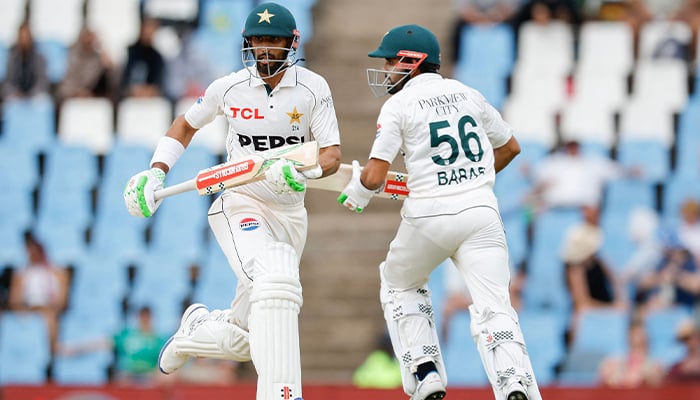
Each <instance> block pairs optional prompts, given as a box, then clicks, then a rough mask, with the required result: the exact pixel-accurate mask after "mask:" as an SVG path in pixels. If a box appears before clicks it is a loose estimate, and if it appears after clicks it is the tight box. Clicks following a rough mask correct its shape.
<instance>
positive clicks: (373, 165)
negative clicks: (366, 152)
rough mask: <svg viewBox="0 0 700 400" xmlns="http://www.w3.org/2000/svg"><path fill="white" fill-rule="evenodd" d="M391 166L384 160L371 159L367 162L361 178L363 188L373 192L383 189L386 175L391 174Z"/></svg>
mask: <svg viewBox="0 0 700 400" xmlns="http://www.w3.org/2000/svg"><path fill="white" fill-rule="evenodd" d="M390 166H391V165H390V164H389V163H388V162H386V161H384V160H380V159H378V158H370V159H369V161H367V165H365V166H364V168H362V175H361V176H360V182H361V183H362V186H364V187H366V188H367V189H369V190H371V191H376V190H378V189H379V188H381V187H382V185H383V184H384V182H385V181H386V174H387V173H388V172H389V167H390Z"/></svg>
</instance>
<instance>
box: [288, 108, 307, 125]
mask: <svg viewBox="0 0 700 400" xmlns="http://www.w3.org/2000/svg"><path fill="white" fill-rule="evenodd" d="M286 114H287V115H289V123H290V124H293V123H295V122H296V123H299V124H301V117H303V116H304V114H302V113H300V112H299V111H297V108H296V107H294V111H292V112H288V113H286Z"/></svg>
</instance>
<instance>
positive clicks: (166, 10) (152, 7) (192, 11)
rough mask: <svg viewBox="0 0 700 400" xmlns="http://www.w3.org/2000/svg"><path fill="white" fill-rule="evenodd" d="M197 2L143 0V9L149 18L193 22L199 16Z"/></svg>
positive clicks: (196, 0)
mask: <svg viewBox="0 0 700 400" xmlns="http://www.w3.org/2000/svg"><path fill="white" fill-rule="evenodd" d="M199 3H200V1H199V0H143V11H144V14H145V15H147V16H149V17H151V18H158V19H164V20H168V21H182V22H193V21H196V20H197V17H198V16H199Z"/></svg>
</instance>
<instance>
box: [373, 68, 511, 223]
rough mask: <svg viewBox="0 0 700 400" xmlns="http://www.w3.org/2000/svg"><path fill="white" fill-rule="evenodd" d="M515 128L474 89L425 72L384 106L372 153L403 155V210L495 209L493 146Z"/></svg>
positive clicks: (411, 213) (384, 157) (406, 212)
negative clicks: (405, 193) (405, 194)
mask: <svg viewBox="0 0 700 400" xmlns="http://www.w3.org/2000/svg"><path fill="white" fill-rule="evenodd" d="M512 135H513V129H512V128H511V126H510V125H509V124H508V123H506V122H505V121H504V120H503V118H501V115H500V114H499V112H498V111H497V110H496V109H494V108H493V107H492V106H491V105H490V104H488V102H487V101H486V99H484V97H483V96H482V95H481V93H479V92H478V91H476V90H474V89H472V88H470V87H468V86H466V85H464V84H463V83H461V82H459V81H457V80H454V79H445V78H443V77H442V76H440V75H439V74H434V73H424V74H420V75H418V76H416V77H414V78H412V79H410V80H409V81H408V82H407V83H406V85H405V86H404V88H403V89H402V90H401V91H400V92H398V93H397V94H395V95H393V96H392V97H391V98H389V99H388V100H387V101H386V103H384V105H383V106H382V109H381V112H380V113H379V117H378V119H377V135H376V137H375V140H374V144H373V146H372V151H371V152H370V157H371V158H377V159H380V160H385V161H388V162H389V163H391V162H393V160H394V158H395V157H396V155H397V154H398V152H399V151H402V153H403V154H404V162H405V164H406V169H407V172H408V176H409V179H408V188H409V191H410V195H409V198H408V199H407V200H406V201H405V202H404V215H406V216H424V215H438V214H446V213H455V212H459V211H461V210H464V209H466V208H469V207H473V206H476V205H486V206H490V207H493V208H494V209H498V205H497V201H496V197H495V195H494V193H493V184H494V180H495V175H496V172H495V169H494V165H493V163H494V155H493V149H494V148H498V147H501V146H503V145H504V144H506V142H508V140H510V138H511V136H512Z"/></svg>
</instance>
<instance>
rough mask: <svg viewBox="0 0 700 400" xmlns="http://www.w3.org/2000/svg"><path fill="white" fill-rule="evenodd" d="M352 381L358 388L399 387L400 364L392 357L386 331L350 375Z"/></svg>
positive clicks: (392, 351) (389, 340) (391, 349)
mask: <svg viewBox="0 0 700 400" xmlns="http://www.w3.org/2000/svg"><path fill="white" fill-rule="evenodd" d="M352 382H353V384H354V385H355V386H357V387H359V388H378V389H395V388H399V387H401V366H400V365H399V361H398V360H397V359H396V357H394V350H393V348H392V347H391V339H390V338H389V334H388V333H384V334H383V335H382V336H381V338H380V339H379V341H378V343H377V348H376V349H375V350H374V351H372V353H370V355H369V356H367V358H366V359H365V360H364V361H363V362H362V364H361V365H360V366H359V367H357V369H356V370H355V372H354V373H353V375H352Z"/></svg>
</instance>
